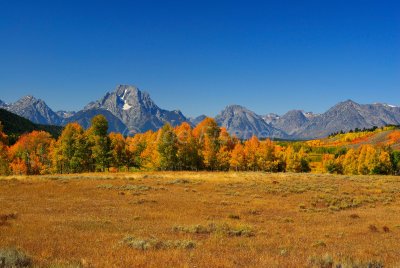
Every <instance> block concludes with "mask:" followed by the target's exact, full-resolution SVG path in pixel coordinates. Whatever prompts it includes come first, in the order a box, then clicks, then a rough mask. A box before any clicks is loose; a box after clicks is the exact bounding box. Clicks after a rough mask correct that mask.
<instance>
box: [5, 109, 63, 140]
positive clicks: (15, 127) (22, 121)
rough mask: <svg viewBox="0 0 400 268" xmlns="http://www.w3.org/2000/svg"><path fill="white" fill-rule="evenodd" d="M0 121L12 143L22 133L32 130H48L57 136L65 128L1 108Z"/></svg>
mask: <svg viewBox="0 0 400 268" xmlns="http://www.w3.org/2000/svg"><path fill="white" fill-rule="evenodd" d="M0 122H1V124H2V125H3V126H4V129H3V131H4V133H6V134H7V135H8V136H9V139H10V142H11V143H13V142H15V141H16V139H17V138H18V137H19V136H20V135H22V134H24V133H29V132H32V131H33V130H44V131H47V132H49V133H50V134H51V135H52V136H53V137H55V138H56V137H58V136H59V135H60V134H61V131H62V129H63V128H62V127H60V126H51V125H39V124H35V123H33V122H31V121H29V120H28V119H26V118H24V117H21V116H19V115H16V114H14V113H11V112H9V111H7V110H5V109H1V108H0Z"/></svg>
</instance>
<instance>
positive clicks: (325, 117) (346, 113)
mask: <svg viewBox="0 0 400 268" xmlns="http://www.w3.org/2000/svg"><path fill="white" fill-rule="evenodd" d="M385 125H400V108H399V107H394V106H390V105H386V104H379V103H377V104H358V103H356V102H354V101H351V100H347V101H344V102H340V103H338V104H337V105H335V106H333V107H332V108H331V109H329V110H328V111H327V112H325V113H323V114H321V115H318V116H315V117H313V118H311V119H310V120H309V121H308V122H307V123H306V124H305V125H304V126H302V127H301V128H300V129H298V130H297V131H295V132H294V133H293V135H294V136H295V137H297V138H304V139H312V138H321V137H326V136H328V135H329V134H331V133H334V132H338V131H341V130H343V131H345V132H347V131H350V130H352V129H356V128H360V129H363V128H371V127H374V126H377V127H381V126H385Z"/></svg>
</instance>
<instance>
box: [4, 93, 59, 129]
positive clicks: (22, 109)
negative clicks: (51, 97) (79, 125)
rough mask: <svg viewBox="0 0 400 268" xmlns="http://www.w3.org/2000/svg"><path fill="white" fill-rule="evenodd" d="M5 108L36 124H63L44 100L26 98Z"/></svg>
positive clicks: (31, 97)
mask: <svg viewBox="0 0 400 268" xmlns="http://www.w3.org/2000/svg"><path fill="white" fill-rule="evenodd" d="M4 108H5V109H7V110H8V111H10V112H12V113H14V114H17V115H19V116H22V117H25V118H26V119H28V120H30V121H32V122H34V123H36V124H44V125H61V124H62V119H61V118H60V117H59V116H58V115H57V114H56V113H55V112H54V111H53V110H52V109H50V107H49V106H47V104H46V103H45V102H44V101H43V100H41V99H36V98H35V97H33V96H25V97H23V98H21V99H19V100H18V101H16V102H14V103H11V104H8V105H5V106H4Z"/></svg>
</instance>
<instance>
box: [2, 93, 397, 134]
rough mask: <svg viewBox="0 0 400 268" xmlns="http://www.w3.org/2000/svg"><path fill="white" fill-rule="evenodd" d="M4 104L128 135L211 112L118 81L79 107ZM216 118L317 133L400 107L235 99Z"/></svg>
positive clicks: (238, 126) (247, 130)
mask: <svg viewBox="0 0 400 268" xmlns="http://www.w3.org/2000/svg"><path fill="white" fill-rule="evenodd" d="M0 108H3V109H6V110H8V111H10V112H12V113H14V114H17V115H20V116H22V117H24V118H26V119H29V120H30V121H32V122H34V123H37V124H45V125H60V126H63V125H66V124H68V123H70V122H78V123H80V124H81V125H82V126H83V127H85V128H87V127H89V125H90V120H91V118H93V117H94V116H95V115H98V114H102V115H104V116H105V117H106V118H107V120H108V122H109V131H114V132H120V133H123V134H125V135H129V134H135V133H139V132H145V131H147V130H157V129H159V128H160V127H162V126H163V125H164V124H166V123H170V124H171V125H173V126H176V125H179V124H181V123H183V122H188V123H190V124H191V125H192V126H195V125H197V124H198V123H200V122H201V121H202V120H204V119H205V118H206V116H205V115H201V116H199V117H196V118H187V117H185V116H184V115H183V114H182V112H180V111H179V110H174V111H168V110H165V109H162V108H160V107H158V106H157V105H156V104H155V103H154V101H153V100H152V99H151V98H150V95H149V94H148V93H147V92H144V91H141V90H139V89H138V88H137V87H135V86H130V85H119V86H117V87H116V88H115V89H114V90H113V91H110V92H108V93H106V94H105V95H104V96H103V97H102V98H100V99H98V100H97V101H93V102H90V103H89V104H87V105H86V106H85V107H84V108H83V109H82V110H81V111H77V112H74V111H57V112H54V111H53V110H52V109H51V108H50V107H49V106H48V105H47V104H46V103H45V102H44V101H43V100H41V99H36V98H35V97H33V96H25V97H23V98H21V99H20V100H18V101H16V102H14V103H11V104H6V103H5V102H3V101H1V100H0ZM215 120H216V121H217V123H218V124H219V125H220V126H223V127H225V128H226V129H227V130H228V132H229V133H231V134H232V135H236V136H237V137H238V138H242V139H247V138H250V137H251V136H253V135H256V136H258V137H259V138H279V139H314V138H322V137H325V136H328V135H329V134H331V133H334V132H338V131H341V130H343V131H349V130H352V129H356V128H359V129H363V128H371V127H373V126H377V127H380V126H384V125H400V107H396V106H393V105H388V104H382V103H375V104H358V103H356V102H354V101H352V100H347V101H344V102H340V103H338V104H336V105H335V106H333V107H332V108H330V109H329V110H328V111H326V112H325V113H322V114H314V113H312V112H304V111H301V110H292V111H289V112H287V113H286V114H284V115H282V116H280V115H277V114H272V113H271V114H267V115H264V116H261V115H258V114H256V113H254V112H253V111H250V110H249V109H247V108H245V107H243V106H240V105H229V106H227V107H226V108H225V109H224V110H223V111H221V112H220V113H219V114H218V115H217V116H216V117H215Z"/></svg>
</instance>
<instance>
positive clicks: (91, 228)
mask: <svg viewBox="0 0 400 268" xmlns="http://www.w3.org/2000/svg"><path fill="white" fill-rule="evenodd" d="M6 248H16V249H18V250H20V251H23V252H25V253H26V254H27V255H29V256H30V257H31V259H32V262H33V265H34V267H383V266H384V267H400V177H390V176H375V177H374V176H335V175H317V174H289V173H288V174H268V173H207V172H199V173H196V172H154V173H126V174H104V173H103V174H82V175H63V176H61V175H52V176H37V177H35V176H32V177H11V178H10V177H8V178H2V179H0V249H6ZM338 265H339V266H338ZM340 265H341V266H340ZM0 266H1V265H0Z"/></svg>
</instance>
